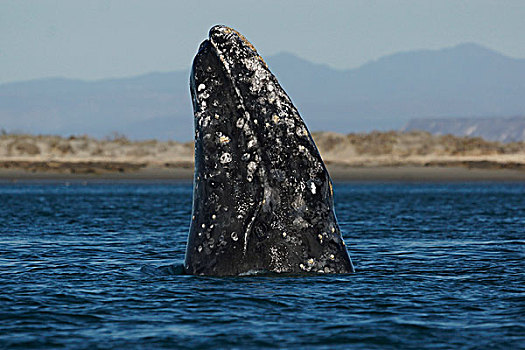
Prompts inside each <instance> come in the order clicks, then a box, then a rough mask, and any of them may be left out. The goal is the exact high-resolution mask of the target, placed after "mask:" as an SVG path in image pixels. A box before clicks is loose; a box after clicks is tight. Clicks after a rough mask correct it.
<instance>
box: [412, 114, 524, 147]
mask: <svg viewBox="0 0 525 350" xmlns="http://www.w3.org/2000/svg"><path fill="white" fill-rule="evenodd" d="M403 130H404V131H410V130H426V131H429V132H431V133H433V134H441V135H444V134H454V135H463V136H478V137H482V138H484V139H485V140H491V141H501V142H513V141H522V140H525V116H523V117H510V118H502V117H498V118H438V119H422V118H421V119H412V120H410V121H409V122H408V123H407V125H405V127H404V128H403Z"/></svg>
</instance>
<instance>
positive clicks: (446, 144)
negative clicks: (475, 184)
mask: <svg viewBox="0 0 525 350" xmlns="http://www.w3.org/2000/svg"><path fill="white" fill-rule="evenodd" d="M312 136H313V138H314V140H315V142H316V144H317V146H318V147H319V151H320V152H321V155H322V156H323V159H324V160H325V161H326V162H327V163H341V164H347V165H361V166H367V165H372V166H373V165H404V164H410V165H429V164H430V165H432V164H433V163H435V162H476V161H477V162H487V161H489V162H494V163H509V162H511V163H519V164H525V142H514V143H507V144H503V143H501V142H493V141H486V140H484V139H482V138H479V137H460V136H453V135H432V134H430V133H428V132H424V131H411V132H397V131H388V132H371V133H367V134H365V133H362V134H348V135H343V134H338V133H332V132H318V133H314V134H313V135H312ZM450 165H452V164H450ZM459 165H461V164H459Z"/></svg>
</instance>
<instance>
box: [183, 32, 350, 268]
mask: <svg viewBox="0 0 525 350" xmlns="http://www.w3.org/2000/svg"><path fill="white" fill-rule="evenodd" d="M190 87H191V96H192V100H193V109H194V113H195V178H194V190H193V214H192V222H191V228H190V233H189V238H188V245H187V249H186V261H185V263H184V268H185V271H186V273H189V274H195V275H218V276H226V275H239V274H246V273H255V272H276V273H303V272H316V273H350V272H354V267H353V265H352V262H351V260H350V257H349V256H348V253H347V250H346V247H345V243H344V241H343V238H342V236H341V232H340V230H339V226H338V224H337V219H336V217H335V213H334V204H333V193H332V183H331V180H330V176H329V175H328V172H327V170H326V168H325V165H324V163H323V161H322V159H321V156H320V155H319V151H318V150H317V147H316V146H315V144H314V142H313V140H312V137H311V135H310V133H309V132H308V130H307V128H306V126H305V124H304V122H303V120H302V119H301V117H300V116H299V113H298V112H297V109H296V108H295V107H294V105H293V104H292V102H291V100H290V98H289V97H288V95H286V93H285V92H284V90H283V89H282V88H281V86H280V85H279V83H278V81H277V79H276V78H275V76H274V75H273V74H272V73H271V72H270V70H269V69H268V67H267V65H266V63H265V62H264V61H263V59H262V58H261V57H260V56H259V55H258V54H257V51H255V48H254V47H253V46H252V45H251V44H250V43H249V42H248V41H247V40H246V39H245V38H244V37H243V36H242V35H241V34H239V33H238V32H236V31H235V30H233V29H231V28H228V27H226V26H215V27H213V28H212V29H211V30H210V33H209V40H205V41H204V42H203V43H202V44H201V46H200V48H199V52H198V53H197V55H196V57H195V59H194V61H193V67H192V72H191V81H190Z"/></svg>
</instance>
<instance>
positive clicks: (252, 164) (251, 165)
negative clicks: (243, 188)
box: [246, 161, 257, 182]
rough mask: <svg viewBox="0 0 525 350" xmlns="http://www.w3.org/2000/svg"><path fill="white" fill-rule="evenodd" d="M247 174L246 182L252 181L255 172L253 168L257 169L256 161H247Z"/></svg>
mask: <svg viewBox="0 0 525 350" xmlns="http://www.w3.org/2000/svg"><path fill="white" fill-rule="evenodd" d="M246 168H247V173H248V174H247V175H246V180H248V182H252V180H253V174H254V173H255V170H256V169H257V163H255V162H253V161H252V162H249V163H248V165H247V167H246Z"/></svg>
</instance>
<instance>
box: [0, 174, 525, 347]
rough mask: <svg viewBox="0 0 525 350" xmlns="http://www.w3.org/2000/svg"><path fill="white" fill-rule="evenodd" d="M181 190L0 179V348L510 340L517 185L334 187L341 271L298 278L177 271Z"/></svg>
mask: <svg viewBox="0 0 525 350" xmlns="http://www.w3.org/2000/svg"><path fill="white" fill-rule="evenodd" d="M191 194H192V189H191V184H188V183H153V182H152V183H131V182H130V183H98V184H89V183H88V184H82V183H71V184H64V183H34V182H29V183H20V184H8V183H4V184H0V272H1V273H0V291H1V292H0V348H9V349H11V348H23V349H26V348H53V349H54V348H79V349H94V348H123V349H134V348H141V349H149V348H189V349H195V348H202V347H204V348H206V347H208V348H217V347H226V348H274V347H283V348H298V349H303V348H323V349H333V348H342V349H343V348H345V349H346V348H356V349H374V348H377V349H389V348H392V349H393V348H404V349H407V348H412V349H417V348H422V347H428V348H438V349H439V348H443V349H448V348H466V349H468V348H491V349H511V348H513V349H516V348H525V336H524V334H525V287H524V286H525V280H524V277H523V272H524V261H525V260H524V258H525V235H524V234H525V186H524V185H522V184H336V186H335V196H336V197H335V202H336V211H337V216H338V219H339V222H340V225H341V229H342V232H343V235H344V238H345V241H346V243H347V247H348V249H349V252H350V256H351V257H352V260H353V262H354V265H355V267H356V270H357V273H356V274H353V275H316V276H302V277H291V276H285V277H281V276H247V277H234V278H232V277H229V278H212V277H195V276H185V275H182V274H180V265H181V263H182V260H183V258H184V249H185V245H186V238H187V231H188V224H189V222H190V216H191ZM159 267H160V268H159Z"/></svg>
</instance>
